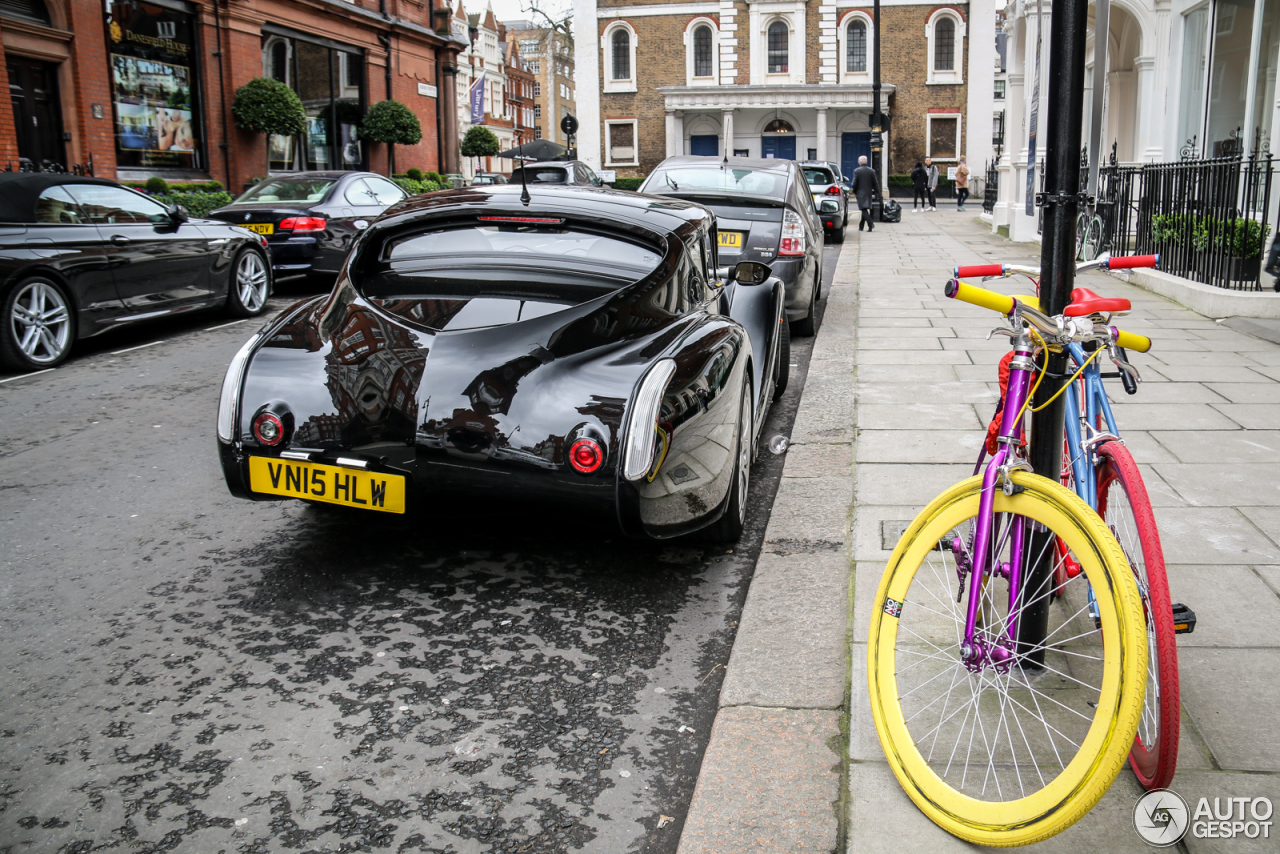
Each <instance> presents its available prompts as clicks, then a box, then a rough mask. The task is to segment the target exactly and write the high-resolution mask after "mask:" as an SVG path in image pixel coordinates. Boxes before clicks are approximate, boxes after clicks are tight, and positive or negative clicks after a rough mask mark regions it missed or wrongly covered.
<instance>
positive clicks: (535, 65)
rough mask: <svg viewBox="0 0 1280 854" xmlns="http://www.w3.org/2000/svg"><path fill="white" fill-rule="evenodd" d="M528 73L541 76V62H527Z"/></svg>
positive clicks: (533, 60)
mask: <svg viewBox="0 0 1280 854" xmlns="http://www.w3.org/2000/svg"><path fill="white" fill-rule="evenodd" d="M529 72H530V73H532V74H541V73H542V60H541V59H531V60H529Z"/></svg>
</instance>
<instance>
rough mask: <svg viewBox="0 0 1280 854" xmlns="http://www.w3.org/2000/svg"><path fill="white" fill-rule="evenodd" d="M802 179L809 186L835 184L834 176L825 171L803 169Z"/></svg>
mask: <svg viewBox="0 0 1280 854" xmlns="http://www.w3.org/2000/svg"><path fill="white" fill-rule="evenodd" d="M804 179H805V180H806V181H808V182H809V183H810V184H834V183H835V182H836V178H835V175H833V174H832V173H831V172H829V171H827V170H826V169H812V168H809V167H805V170H804Z"/></svg>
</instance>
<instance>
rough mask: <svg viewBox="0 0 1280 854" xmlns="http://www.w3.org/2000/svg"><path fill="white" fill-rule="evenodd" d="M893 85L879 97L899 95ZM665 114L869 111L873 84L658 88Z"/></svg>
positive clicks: (887, 85)
mask: <svg viewBox="0 0 1280 854" xmlns="http://www.w3.org/2000/svg"><path fill="white" fill-rule="evenodd" d="M896 89H897V87H896V86H894V85H893V84H892V83H885V84H883V85H882V86H881V87H880V93H881V94H880V97H881V98H887V97H888V96H889V95H891V94H893V93H894V92H895V91H896ZM658 92H660V93H661V94H662V97H663V101H664V104H663V108H664V109H666V110H733V109H753V108H768V107H773V108H783V107H834V108H837V109H839V108H842V107H843V108H870V107H871V84H870V83H842V84H840V85H837V86H832V85H830V84H817V83H805V84H795V85H790V86H768V85H735V86H717V87H714V88H708V87H703V86H659V87H658Z"/></svg>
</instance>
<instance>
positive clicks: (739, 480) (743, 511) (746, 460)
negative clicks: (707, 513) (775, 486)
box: [710, 374, 754, 544]
mask: <svg viewBox="0 0 1280 854" xmlns="http://www.w3.org/2000/svg"><path fill="white" fill-rule="evenodd" d="M751 421H752V417H751V375H750V374H747V376H746V380H745V382H744V383H743V385H742V408H741V409H740V410H739V412H738V444H737V447H736V448H735V449H734V463H733V466H734V472H733V483H731V484H730V485H729V503H728V506H727V507H725V508H724V515H723V516H721V517H720V519H719V520H718V521H717V522H716V523H715V524H714V525H712V526H711V529H710V530H711V539H712V541H714V542H717V543H725V544H732V543H736V542H737V541H738V540H739V539H741V537H742V532H743V530H745V529H746V526H747V492H748V490H749V489H750V488H751V456H752V454H751V442H752V440H751V437H752V435H753V433H754V431H753V430H752V429H751V427H752V425H751Z"/></svg>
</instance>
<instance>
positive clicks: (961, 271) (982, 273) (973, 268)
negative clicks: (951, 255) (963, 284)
mask: <svg viewBox="0 0 1280 854" xmlns="http://www.w3.org/2000/svg"><path fill="white" fill-rule="evenodd" d="M955 272H956V278H957V279H962V278H963V279H974V278H984V277H986V276H1003V275H1004V265H1003V264H970V265H969V266H968V267H956V268H955Z"/></svg>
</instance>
